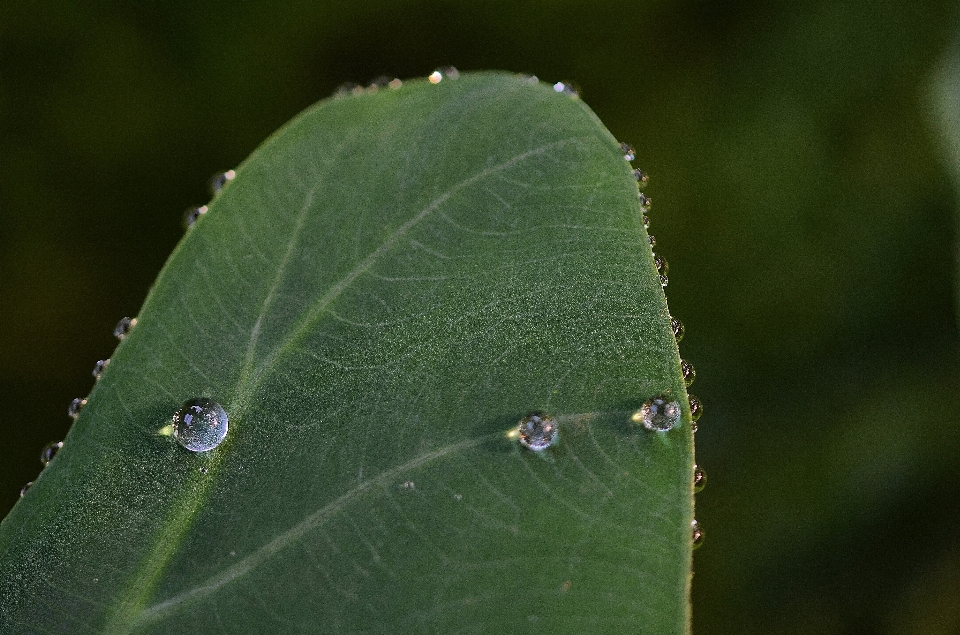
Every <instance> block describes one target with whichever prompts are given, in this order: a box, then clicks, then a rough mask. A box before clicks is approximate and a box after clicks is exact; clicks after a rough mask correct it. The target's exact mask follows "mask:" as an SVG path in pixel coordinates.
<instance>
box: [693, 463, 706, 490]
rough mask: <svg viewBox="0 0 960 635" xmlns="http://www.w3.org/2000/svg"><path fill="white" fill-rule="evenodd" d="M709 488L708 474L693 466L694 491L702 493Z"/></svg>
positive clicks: (697, 466)
mask: <svg viewBox="0 0 960 635" xmlns="http://www.w3.org/2000/svg"><path fill="white" fill-rule="evenodd" d="M706 486H707V473H706V472H704V471H703V469H701V467H700V466H699V465H694V466H693V491H694V492H701V491H703V488H704V487H706Z"/></svg>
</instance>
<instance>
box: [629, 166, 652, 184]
mask: <svg viewBox="0 0 960 635" xmlns="http://www.w3.org/2000/svg"><path fill="white" fill-rule="evenodd" d="M633 178H635V179H636V180H637V183H638V184H640V185H641V186H643V185H646V183H647V181H648V180H649V178H650V177H648V176H647V173H646V172H644V171H643V170H641V169H640V168H637V169H636V170H634V171H633Z"/></svg>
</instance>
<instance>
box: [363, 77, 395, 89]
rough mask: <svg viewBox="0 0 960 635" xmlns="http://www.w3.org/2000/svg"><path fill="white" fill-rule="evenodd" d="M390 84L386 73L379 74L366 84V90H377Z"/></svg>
mask: <svg viewBox="0 0 960 635" xmlns="http://www.w3.org/2000/svg"><path fill="white" fill-rule="evenodd" d="M389 85H390V78H389V77H387V76H386V75H380V76H379V77H376V78H374V79H373V80H372V81H371V82H370V83H369V84H367V90H379V89H381V88H386V87H387V86H389Z"/></svg>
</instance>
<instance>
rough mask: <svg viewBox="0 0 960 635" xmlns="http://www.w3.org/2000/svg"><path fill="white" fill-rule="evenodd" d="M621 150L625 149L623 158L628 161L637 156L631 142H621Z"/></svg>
mask: <svg viewBox="0 0 960 635" xmlns="http://www.w3.org/2000/svg"><path fill="white" fill-rule="evenodd" d="M620 150H622V151H623V158H624V159H626V160H627V161H633V160H634V159H636V158H637V153H636V152H634V151H633V146H632V145H630V144H629V143H622V142H621V143H620Z"/></svg>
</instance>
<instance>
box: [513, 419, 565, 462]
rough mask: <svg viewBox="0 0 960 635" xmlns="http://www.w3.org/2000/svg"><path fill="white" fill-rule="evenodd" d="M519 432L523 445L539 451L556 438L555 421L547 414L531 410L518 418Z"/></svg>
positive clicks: (548, 445)
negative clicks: (521, 417)
mask: <svg viewBox="0 0 960 635" xmlns="http://www.w3.org/2000/svg"><path fill="white" fill-rule="evenodd" d="M519 432H520V436H519V438H520V443H521V444H522V445H523V447H525V448H529V449H531V450H533V451H534V452H541V451H543V450H546V449H547V448H549V447H550V446H551V445H553V443H554V441H556V440H557V421H556V420H555V419H554V418H553V417H551V416H550V415H548V414H544V413H542V412H532V413H530V414H528V415H527V416H526V417H524V418H523V419H521V420H520V427H519Z"/></svg>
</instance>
